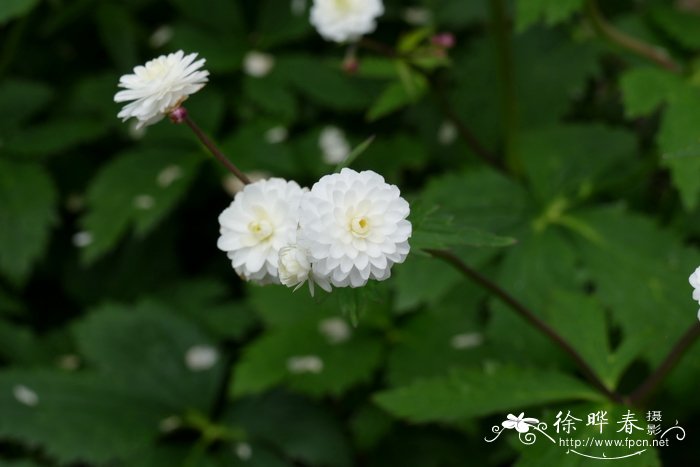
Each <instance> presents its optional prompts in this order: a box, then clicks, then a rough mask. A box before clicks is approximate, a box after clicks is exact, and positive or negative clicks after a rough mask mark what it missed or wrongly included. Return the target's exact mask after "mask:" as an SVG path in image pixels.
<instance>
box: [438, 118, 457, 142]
mask: <svg viewBox="0 0 700 467" xmlns="http://www.w3.org/2000/svg"><path fill="white" fill-rule="evenodd" d="M456 139H457V127H456V126H454V124H453V123H452V122H447V121H445V122H442V125H440V129H439V130H438V136H437V140H438V143H440V144H442V145H443V146H449V145H450V144H452V143H454V142H455V140H456Z"/></svg>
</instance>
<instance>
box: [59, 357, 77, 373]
mask: <svg viewBox="0 0 700 467" xmlns="http://www.w3.org/2000/svg"><path fill="white" fill-rule="evenodd" d="M56 365H57V366H58V367H59V368H61V369H63V370H68V371H75V370H77V369H78V368H80V357H79V356H77V355H75V354H66V355H61V356H60V357H58V361H57V362H56Z"/></svg>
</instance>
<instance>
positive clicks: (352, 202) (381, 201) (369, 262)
mask: <svg viewBox="0 0 700 467" xmlns="http://www.w3.org/2000/svg"><path fill="white" fill-rule="evenodd" d="M409 212H410V209H409V206H408V202H406V200H405V199H403V198H402V197H401V193H400V192H399V189H398V188H397V187H396V186H395V185H389V184H387V183H386V182H385V181H384V178H383V177H382V176H381V175H379V174H377V173H375V172H372V171H364V172H359V173H358V172H356V171H354V170H351V169H347V168H346V169H343V170H342V171H341V172H340V173H339V174H332V175H326V176H324V177H323V178H321V180H319V181H318V182H317V183H316V184H315V185H314V186H313V187H312V188H311V191H310V192H308V193H306V194H304V196H303V198H302V202H301V215H300V218H299V228H300V232H299V243H300V244H301V245H303V246H304V247H306V248H307V249H308V251H309V254H310V256H311V263H312V265H313V266H312V267H313V273H314V274H316V275H317V276H318V277H325V278H327V279H328V280H329V281H330V282H331V284H332V285H334V286H336V287H347V286H350V287H360V286H363V285H365V284H366V283H367V281H368V280H369V279H376V280H379V281H382V280H385V279H387V278H389V276H390V275H391V267H392V266H393V265H394V264H395V263H402V262H403V261H404V259H406V256H407V255H408V252H409V249H410V247H409V245H408V239H409V237H410V236H411V223H410V222H409V221H408V220H407V219H406V218H407V217H408V214H409Z"/></svg>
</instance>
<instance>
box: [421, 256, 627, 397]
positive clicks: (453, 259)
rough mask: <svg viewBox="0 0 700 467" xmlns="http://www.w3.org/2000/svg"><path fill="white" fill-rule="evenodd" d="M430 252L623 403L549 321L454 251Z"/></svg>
mask: <svg viewBox="0 0 700 467" xmlns="http://www.w3.org/2000/svg"><path fill="white" fill-rule="evenodd" d="M425 251H426V252H427V253H428V254H430V255H432V256H434V257H435V258H438V259H441V260H443V261H445V262H447V263H448V264H449V265H451V266H452V267H454V268H455V269H457V270H458V271H459V272H461V273H462V274H464V275H465V276H466V277H467V278H468V279H470V280H472V281H474V282H476V283H477V284H479V285H480V286H482V287H483V288H485V289H487V290H488V291H490V292H491V293H493V294H494V295H495V296H496V297H498V298H499V299H500V300H501V301H503V302H504V303H505V304H506V305H508V306H509V307H510V308H511V309H512V310H513V311H515V312H516V313H517V314H518V315H520V316H521V317H523V318H524V319H525V320H526V321H528V322H529V323H530V324H532V325H533V326H534V327H535V328H537V329H538V330H539V331H541V332H542V333H543V334H544V335H546V336H547V337H548V338H549V339H550V340H552V342H554V343H555V344H556V345H557V346H559V348H561V349H562V350H563V351H564V352H566V353H567V354H569V356H570V357H571V358H572V359H573V360H574V361H575V362H576V364H577V365H578V367H579V368H580V369H581V371H582V372H583V374H584V376H585V377H586V379H588V381H589V382H590V383H591V384H593V386H595V387H596V389H598V390H599V391H600V392H601V393H603V394H604V395H605V396H606V397H607V398H608V399H610V400H612V401H614V402H617V403H623V402H624V400H623V398H622V397H621V396H620V395H619V394H617V393H616V392H614V391H611V390H610V389H609V388H608V387H607V386H606V385H605V384H604V383H603V382H602V381H601V380H600V378H598V375H596V373H595V371H594V370H593V368H591V367H590V365H588V363H587V362H586V360H585V359H584V358H583V357H582V356H581V354H579V353H578V352H577V351H576V349H574V348H573V347H572V346H571V344H569V342H568V341H567V340H566V339H564V338H563V337H562V336H561V335H559V333H557V331H555V330H554V329H553V328H552V327H550V326H549V325H548V324H547V323H545V322H544V321H542V319H540V318H539V317H538V316H537V315H536V314H534V313H533V312H532V311H531V310H530V309H529V308H527V307H526V306H525V305H523V304H522V303H521V302H519V301H518V300H517V299H515V298H514V297H513V296H512V295H510V294H509V293H508V292H506V291H505V290H504V289H502V288H501V287H500V286H499V285H498V284H496V283H494V282H492V281H491V280H490V279H489V278H487V277H486V276H484V275H482V274H481V273H479V272H478V271H476V270H474V269H472V268H470V267H469V266H467V264H466V263H465V262H464V261H462V260H461V259H460V258H459V257H457V256H456V255H455V254H454V253H452V252H450V251H446V250H432V249H428V250H425Z"/></svg>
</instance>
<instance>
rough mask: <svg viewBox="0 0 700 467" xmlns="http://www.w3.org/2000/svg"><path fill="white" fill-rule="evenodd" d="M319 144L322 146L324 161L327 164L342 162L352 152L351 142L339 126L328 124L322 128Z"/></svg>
mask: <svg viewBox="0 0 700 467" xmlns="http://www.w3.org/2000/svg"><path fill="white" fill-rule="evenodd" d="M318 146H319V147H320V148H321V153H322V154H323V162H325V163H326V164H333V165H337V164H340V163H341V162H343V161H344V160H345V158H346V157H348V155H349V154H350V144H349V143H348V140H347V138H345V133H343V130H341V129H340V128H338V127H334V126H327V127H325V128H324V129H323V130H321V134H320V135H319V138H318Z"/></svg>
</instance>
